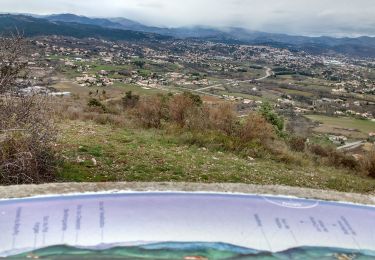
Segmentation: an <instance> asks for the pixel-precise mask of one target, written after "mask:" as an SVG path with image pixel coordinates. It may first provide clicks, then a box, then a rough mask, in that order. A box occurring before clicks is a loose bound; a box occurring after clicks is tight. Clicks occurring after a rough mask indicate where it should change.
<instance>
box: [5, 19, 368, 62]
mask: <svg viewBox="0 0 375 260" xmlns="http://www.w3.org/2000/svg"><path fill="white" fill-rule="evenodd" d="M27 17H29V18H27ZM32 19H39V20H32ZM10 20H12V21H13V24H18V25H20V26H22V27H24V28H25V29H26V30H25V32H26V33H27V34H29V35H32V36H35V35H43V33H44V34H47V35H50V34H52V33H55V34H60V35H69V36H73V37H78V38H82V37H104V38H108V39H112V40H129V39H141V38H143V39H168V37H174V38H180V39H187V38H193V39H199V40H207V41H213V42H219V43H228V44H255V45H268V46H272V47H279V48H288V49H290V50H293V51H294V50H295V51H302V50H303V51H306V52H308V53H312V54H323V53H328V54H345V55H350V56H356V57H362V58H366V57H370V58H375V37H367V36H363V37H358V38H333V37H327V36H322V37H307V36H293V35H287V34H276V33H266V32H258V31H250V30H246V29H244V28H237V27H231V28H224V29H221V28H208V27H202V26H195V27H179V28H163V27H153V26H147V25H143V24H141V23H139V22H136V21H132V20H129V19H126V18H90V17H85V16H78V15H75V14H54V15H48V16H39V15H38V16H36V15H30V16H26V15H9V14H8V15H0V30H3V29H4V24H8V26H9V21H10ZM27 20H29V21H27ZM35 24H39V28H38V27H36V26H35ZM69 30H70V31H69Z"/></svg>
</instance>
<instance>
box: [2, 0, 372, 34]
mask: <svg viewBox="0 0 375 260" xmlns="http://www.w3.org/2000/svg"><path fill="white" fill-rule="evenodd" d="M0 10H2V12H22V13H40V14H47V13H63V12H64V13H67V12H70V13H77V14H82V15H87V16H96V17H109V16H112V17H114V16H121V17H127V18H130V19H134V20H137V21H140V22H143V23H146V24H149V25H158V26H168V27H176V26H193V25H204V26H219V27H226V26H238V27H245V28H248V29H251V30H260V31H267V32H280V33H290V34H303V35H334V36H345V35H348V36H358V35H371V36H374V35H375V27H374V24H375V15H374V14H375V4H374V0H104V1H103V0H53V1H52V0H49V1H45V0H26V1H25V0H0Z"/></svg>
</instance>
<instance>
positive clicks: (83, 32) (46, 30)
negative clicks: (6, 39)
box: [0, 14, 168, 40]
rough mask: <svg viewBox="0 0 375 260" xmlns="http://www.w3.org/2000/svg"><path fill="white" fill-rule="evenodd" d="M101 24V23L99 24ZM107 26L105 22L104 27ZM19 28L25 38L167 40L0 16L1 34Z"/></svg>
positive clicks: (33, 19) (81, 26)
mask: <svg viewBox="0 0 375 260" xmlns="http://www.w3.org/2000/svg"><path fill="white" fill-rule="evenodd" d="M98 23H99V22H98ZM104 24H106V23H105V22H103V24H102V25H104ZM15 28H17V29H18V30H20V31H23V32H24V34H25V36H40V35H62V36H71V37H76V38H86V37H95V38H105V39H110V40H152V39H167V38H168V37H167V36H161V35H157V34H152V33H145V32H136V31H130V30H122V29H111V28H106V27H104V26H99V25H94V24H84V23H78V22H77V21H74V22H69V23H68V22H60V21H50V20H47V19H41V18H35V17H31V16H25V15H10V14H2V15H0V32H3V33H6V32H10V31H13V30H14V29H15Z"/></svg>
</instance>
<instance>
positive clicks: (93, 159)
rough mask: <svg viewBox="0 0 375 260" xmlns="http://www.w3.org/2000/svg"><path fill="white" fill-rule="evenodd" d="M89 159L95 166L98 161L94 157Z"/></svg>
mask: <svg viewBox="0 0 375 260" xmlns="http://www.w3.org/2000/svg"><path fill="white" fill-rule="evenodd" d="M91 161H92V164H93V165H94V166H97V165H98V162H97V161H96V159H95V158H91Z"/></svg>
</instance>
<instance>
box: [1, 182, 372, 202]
mask: <svg viewBox="0 0 375 260" xmlns="http://www.w3.org/2000/svg"><path fill="white" fill-rule="evenodd" d="M108 191H186V192H188V191H192V192H194V191H195V192H197V191H201V192H225V193H245V194H263V195H285V196H295V197H299V198H308V199H319V200H330V201H343V202H352V203H360V204H369V205H375V196H373V195H361V194H352V193H342V192H335V191H325V190H314V189H305V188H296V187H287V186H276V185H271V186H258V185H249V184H232V183H218V184H201V183H173V182H168V183H165V182H163V183H140V182H116V183H51V184H43V185H15V186H3V187H0V199H10V198H25V197H32V196H39V195H58V194H70V193H85V192H108Z"/></svg>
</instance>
